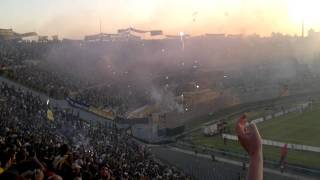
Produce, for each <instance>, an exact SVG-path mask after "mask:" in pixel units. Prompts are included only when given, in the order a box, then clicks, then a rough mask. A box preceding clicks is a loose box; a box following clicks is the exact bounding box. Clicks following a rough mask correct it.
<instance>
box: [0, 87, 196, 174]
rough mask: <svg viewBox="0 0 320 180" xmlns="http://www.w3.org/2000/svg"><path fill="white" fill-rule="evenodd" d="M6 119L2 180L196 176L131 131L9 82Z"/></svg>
mask: <svg viewBox="0 0 320 180" xmlns="http://www.w3.org/2000/svg"><path fill="white" fill-rule="evenodd" d="M48 109H50V110H52V112H53V117H54V118H53V120H50V118H48V115H47V110H48ZM0 118H1V121H0V123H1V125H0V179H37V180H40V179H191V178H190V177H187V176H185V175H184V174H183V173H181V172H179V171H178V170H177V169H175V168H173V167H169V166H166V165H163V164H161V163H159V162H157V161H156V160H155V159H154V158H153V157H152V155H151V153H150V152H149V150H148V148H146V147H145V146H143V145H140V144H138V143H137V142H135V141H134V140H132V139H131V138H130V136H129V135H128V134H127V133H126V131H125V130H120V129H117V128H116V127H114V128H107V127H103V126H102V125H101V124H99V123H98V124H94V123H88V122H86V121H84V120H82V119H80V118H79V115H78V114H74V113H73V112H72V111H71V110H67V109H59V108H57V107H51V105H50V103H49V105H48V104H46V102H44V101H43V100H41V98H40V97H36V96H34V95H33V94H32V93H30V92H25V91H24V90H21V89H18V88H15V87H10V86H8V85H7V84H6V83H2V84H1V86H0Z"/></svg>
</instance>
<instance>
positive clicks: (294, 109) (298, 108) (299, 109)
mask: <svg viewBox="0 0 320 180" xmlns="http://www.w3.org/2000/svg"><path fill="white" fill-rule="evenodd" d="M311 105H312V102H310V101H308V102H305V103H303V104H300V105H298V106H296V107H291V108H289V109H285V110H282V111H279V112H276V113H274V114H269V115H266V116H265V117H259V118H257V119H254V120H252V121H251V123H255V124H257V123H261V122H263V121H267V120H271V119H273V118H276V117H280V116H283V115H286V114H288V113H292V112H302V111H303V110H304V109H306V108H308V107H309V106H311Z"/></svg>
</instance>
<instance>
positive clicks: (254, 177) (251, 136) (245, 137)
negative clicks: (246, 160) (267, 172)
mask: <svg viewBox="0 0 320 180" xmlns="http://www.w3.org/2000/svg"><path fill="white" fill-rule="evenodd" d="M246 123H247V118H246V116H245V115H243V116H242V117H241V118H240V119H239V120H238V121H237V124H236V133H237V135H238V139H239V141H240V144H241V145H242V147H243V148H244V149H245V150H246V151H247V152H248V154H249V157H250V164H249V171H248V176H247V180H262V179H263V154H262V143H261V136H260V134H259V131H258V128H257V126H256V125H255V124H250V125H248V126H247V125H246Z"/></svg>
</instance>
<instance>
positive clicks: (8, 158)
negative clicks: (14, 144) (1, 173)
mask: <svg viewBox="0 0 320 180" xmlns="http://www.w3.org/2000/svg"><path fill="white" fill-rule="evenodd" d="M14 157H15V152H14V151H12V150H7V151H4V152H2V153H1V154H0V163H1V164H0V165H1V167H2V168H5V169H7V168H9V167H11V165H12V163H13V161H14Z"/></svg>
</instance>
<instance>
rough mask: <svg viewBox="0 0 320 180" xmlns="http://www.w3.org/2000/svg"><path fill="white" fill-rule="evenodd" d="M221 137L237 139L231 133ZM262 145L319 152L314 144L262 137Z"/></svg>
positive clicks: (319, 149)
mask: <svg viewBox="0 0 320 180" xmlns="http://www.w3.org/2000/svg"><path fill="white" fill-rule="evenodd" d="M222 137H223V138H226V139H230V140H234V141H238V137H237V136H235V135H232V134H222ZM262 144H263V145H269V146H275V147H283V146H284V145H285V144H287V145H288V149H293V150H302V151H311V152H320V147H315V146H307V145H302V144H291V143H284V142H279V141H273V140H268V139H262Z"/></svg>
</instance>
